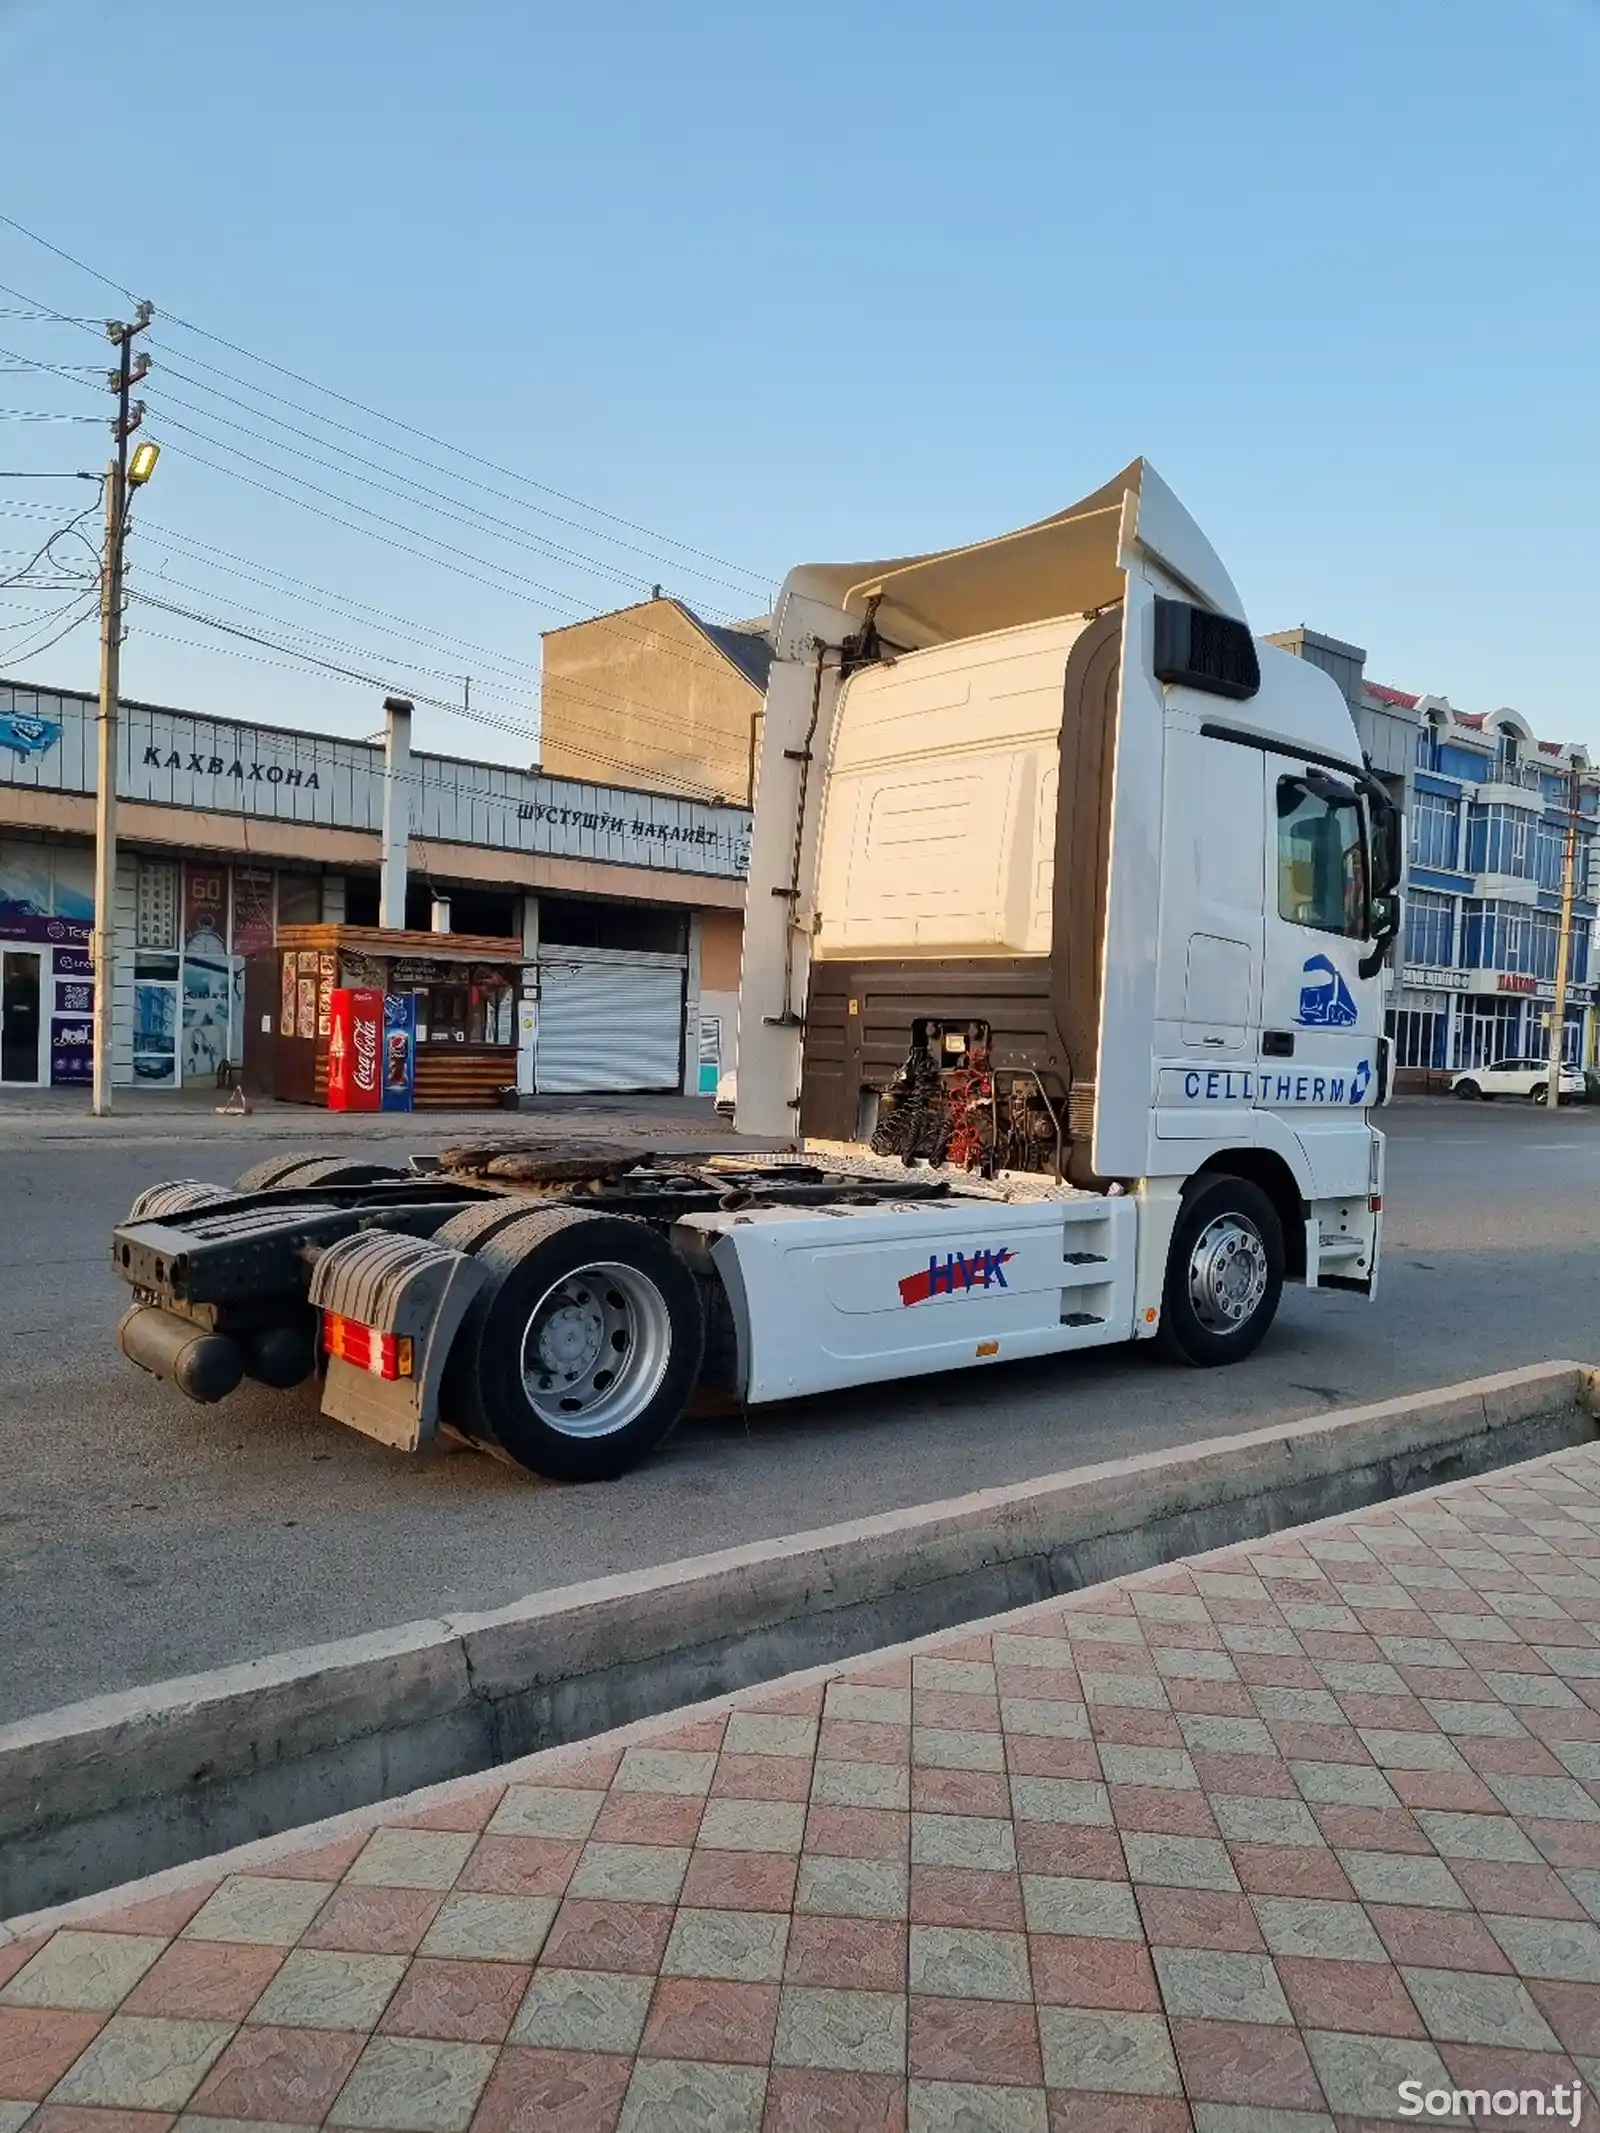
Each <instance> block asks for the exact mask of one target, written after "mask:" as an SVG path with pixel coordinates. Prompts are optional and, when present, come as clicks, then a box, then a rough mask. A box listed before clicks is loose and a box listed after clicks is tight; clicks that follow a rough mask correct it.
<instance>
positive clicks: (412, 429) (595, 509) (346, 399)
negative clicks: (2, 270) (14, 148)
mask: <svg viewBox="0 0 1600 2133" xmlns="http://www.w3.org/2000/svg"><path fill="white" fill-rule="evenodd" d="M0 223H4V224H5V226H6V227H7V228H8V229H13V230H15V231H16V232H17V234H18V235H19V236H21V237H26V238H28V239H29V241H30V242H31V243H33V244H37V245H40V246H42V247H43V248H44V250H45V251H47V252H53V253H54V254H55V256H56V258H57V259H62V260H65V261H66V263H67V264H68V266H72V267H76V268H77V269H78V271H79V272H80V273H81V274H87V275H88V276H89V277H90V279H91V280H93V281H98V282H103V283H104V284H105V286H106V287H107V288H108V289H115V290H116V291H117V293H118V294H119V295H121V296H125V297H126V298H127V299H128V301H129V302H130V303H136V302H137V301H138V298H136V297H135V296H134V294H133V291H132V290H131V289H128V288H126V287H124V285H123V284H122V283H121V282H118V281H113V280H112V279H111V277H110V275H108V274H102V273H101V272H100V271H99V269H98V268H96V267H91V266H89V265H88V264H87V263H86V262H85V261H83V260H81V259H78V258H75V257H74V255H73V254H72V253H71V252H67V251H63V250H62V248H61V246H60V245H58V244H52V243H51V241H50V239H49V238H48V237H41V236H40V235H39V233H38V231H37V230H31V229H29V228H28V226H27V225H26V223H22V222H18V221H17V220H16V219H15V218H14V217H13V216H11V215H0ZM10 293H11V294H13V295H16V294H18V292H16V291H11V292H10ZM21 301H23V302H27V301H28V299H27V298H21ZM61 316H62V319H63V323H66V322H67V321H66V320H65V316H64V314H62V315H61ZM164 316H165V317H166V318H167V319H168V320H169V321H170V323H171V324H173V325H175V326H180V327H182V328H183V330H184V331H185V332H186V333H194V334H198V335H199V336H200V338H201V339H202V340H206V341H210V342H212V343H213V345H214V346H216V347H218V348H226V349H227V350H228V351H229V352H230V354H232V355H237V356H243V358H244V359H245V361H246V362H247V363H254V364H256V365H257V366H258V367H259V368H261V369H263V370H271V371H274V372H276V373H278V374H279V375H281V376H283V377H286V378H292V379H293V380H294V382H295V384H296V385H304V386H305V387H306V388H307V389H308V390H309V391H311V392H315V393H321V394H323V395H324V396H325V397H326V398H328V399H330V400H337V401H338V402H339V403H340V405H341V406H343V407H351V408H354V409H355V410H356V412H357V413H358V414H363V415H366V416H368V417H370V418H371V419H372V420H373V421H375V422H386V423H388V424H389V425H390V426H391V427H392V428H394V429H397V430H401V431H403V432H404V433H405V434H406V435H407V436H410V437H420V438H421V439H422V440H423V442H424V443H426V444H432V445H437V446H438V448H439V449H440V450H441V451H445V452H454V453H457V454H459V455H460V456H461V457H462V458H465V459H469V460H471V461H472V463H473V465H475V466H481V467H486V468H488V469H489V471H490V472H491V473H495V474H501V475H505V476H507V477H508V478H509V479H510V480H512V481H517V482H521V483H522V484H523V485H524V487H526V488H530V489H536V490H538V491H539V493H540V494H541V495H543V496H553V497H555V498H556V500H557V501H558V502H559V503H564V504H571V505H572V506H573V507H574V508H575V509H577V510H579V511H587V512H588V513H589V514H590V516H591V517H594V518H601V519H605V520H606V521H607V522H608V523H609V524H611V525H613V526H622V527H624V528H625V529H626V530H627V531H628V532H629V533H640V534H643V535H644V536H645V537H646V538H647V539H648V540H651V541H654V542H656V543H657V544H658V545H659V546H664V547H667V548H672V549H676V550H677V551H678V552H679V553H680V554H683V555H692V556H698V557H699V559H700V560H701V561H702V562H705V563H715V564H717V565H718V566H719V568H721V569H724V570H735V571H738V572H739V574H740V575H741V576H750V577H752V578H754V580H755V582H756V583H758V584H762V585H766V584H770V582H771V581H770V579H769V578H767V577H766V576H765V575H764V574H763V573H761V572H747V571H745V569H744V567H743V565H741V564H738V563H732V562H729V560H728V559H727V558H726V557H725V556H718V555H713V554H712V553H711V552H710V551H709V550H707V549H704V548H696V547H694V546H693V545H691V544H690V543H689V542H687V541H679V540H675V539H673V537H672V536H671V535H670V534H662V533H656V532H654V531H653V530H652V529H651V528H650V527H648V526H641V525H639V524H638V523H637V522H636V521H635V520H633V519H629V518H623V517H620V516H619V515H618V514H617V513H616V512H613V511H605V510H602V509H601V507H600V506H599V505H598V504H590V503H586V502H585V501H584V500H583V498H582V497H578V496H569V495H568V494H567V493H566V491H565V490H562V489H556V488H552V487H551V486H550V484H549V483H548V482H542V481H535V480H534V479H533V477H532V476H531V475H527V474H519V473H517V472H516V470H515V469H514V468H510V467H503V466H501V465H500V464H499V463H498V462H497V461H495V460H492V459H485V458H484V457H483V456H482V455H481V454H479V453H477V452H467V451H464V450H463V449H462V447H461V446H459V445H453V444H451V443H450V442H449V441H448V439H446V438H443V437H435V436H434V435H433V434H432V433H431V432H430V431H428V430H424V429H419V428H417V427H416V426H415V425H414V424H412V423H409V422H402V421H401V420H400V419H399V417H398V416H396V415H386V414H385V413H384V412H383V411H382V409H381V408H375V407H368V406H367V404H366V403H365V402H364V401H362V400H356V399H353V398H352V397H351V396H350V395H349V394H348V393H341V392H336V391H335V390H334V389H333V387H332V386H328V385H319V384H318V383H317V381H316V380H315V379H314V378H307V377H302V376H301V374H300V373H299V372H298V371H294V370H291V369H290V368H289V367H288V365H287V364H285V363H278V362H273V361H270V360H268V359H267V358H266V357H263V356H258V355H257V354H255V352H254V351H253V350H252V349H249V348H244V347H241V346H240V345H239V343H238V342H237V341H230V340H227V339H225V338H224V336H223V335H222V334H220V333H212V332H210V331H209V329H208V328H206V327H204V326H197V325H196V324H195V323H194V321H193V320H192V319H186V318H180V317H179V316H178V314H177V313H176V312H174V311H169V312H166V313H165V314H164ZM74 323H76V322H74ZM189 360H190V361H191V362H194V363H196V364H197V365H200V367H201V368H210V369H213V370H215V366H214V365H204V364H201V363H200V358H199V357H198V356H192V357H190V358H189ZM216 375H217V376H219V377H225V376H227V375H228V374H227V373H226V372H224V371H216ZM230 382H231V383H233V384H239V383H240V382H241V381H240V380H239V379H237V378H234V379H231V380H230ZM269 397H270V396H269ZM301 412H302V413H304V412H306V410H304V409H302V410H301ZM317 419H322V418H317ZM331 426H332V425H331V424H330V427H331ZM366 441H367V442H368V443H377V444H379V445H380V449H384V447H383V446H382V445H381V440H379V439H376V438H368V439H367V440H366Z"/></svg>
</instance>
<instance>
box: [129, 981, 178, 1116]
mask: <svg viewBox="0 0 1600 2133" xmlns="http://www.w3.org/2000/svg"><path fill="white" fill-rule="evenodd" d="M133 1073H134V1079H135V1080H136V1081H137V1082H139V1083H141V1084H143V1085H144V1086H145V1087H147V1088H153V1089H170V1088H174V1087H175V1086H176V1085H177V1079H178V988H177V986H176V985H166V984H159V983H153V982H151V981H150V980H148V979H147V980H143V981H141V982H136V983H135V985H134V988H133Z"/></svg>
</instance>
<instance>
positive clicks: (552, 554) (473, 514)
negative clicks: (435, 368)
mask: <svg viewBox="0 0 1600 2133" xmlns="http://www.w3.org/2000/svg"><path fill="white" fill-rule="evenodd" d="M146 399H147V400H148V402H149V404H150V406H151V407H152V408H153V409H154V410H155V411H156V412H157V414H158V415H159V416H160V419H161V420H162V422H163V425H164V427H166V428H167V429H172V430H177V431H178V432H179V433H180V434H182V435H184V436H189V437H198V438H199V439H200V441H201V442H202V443H203V444H209V445H211V446H213V447H214V448H215V449H217V450H220V451H224V452H237V453H238V456H239V457H240V458H241V459H242V460H243V461H244V462H245V464H246V465H247V466H253V467H261V468H263V469H264V470H265V471H266V472H267V473H271V474H276V475H278V477H279V478H280V480H284V481H296V480H298V479H299V478H300V477H299V476H297V475H295V474H293V473H291V472H290V471H289V470H288V469H287V468H280V467H274V466H272V465H270V464H269V462H267V461H266V460H261V459H256V458H253V457H252V456H251V454H250V453H248V452H240V451H239V448H238V446H237V445H234V444H230V443H229V441H228V439H227V438H226V437H216V436H211V435H208V434H207V432H206V431H205V430H201V429H196V428H195V427H194V425H193V424H192V423H188V422H183V421H181V420H179V418H178V417H177V416H175V415H172V414H170V413H165V412H163V410H165V409H166V408H169V407H174V406H175V407H182V408H185V409H187V410H188V411H189V412H190V413H193V414H199V415H203V416H204V417H205V418H206V419H207V420H208V421H211V422H216V423H219V424H220V425H221V426H222V427H223V428H225V429H231V430H234V431H236V432H237V433H238V434H239V435H240V436H242V437H249V438H251V439H253V441H254V442H255V443H257V444H263V445H265V446H266V447H267V448H268V450H269V451H274V452H280V453H283V454H284V455H285V456H286V457H288V458H291V459H301V460H304V461H306V463H307V464H308V465H310V466H315V467H321V468H322V469H323V470H324V471H325V472H327V473H330V474H342V473H343V472H344V471H345V470H344V469H343V468H342V467H338V466H335V465H333V464H332V462H331V461H329V460H326V459H319V458H318V457H317V455H316V454H315V453H314V452H305V451H301V450H300V449H299V448H298V447H297V446H295V445H292V444H280V443H279V442H278V440H277V439H276V438H274V437H263V436H262V435H261V433H260V431H258V430H252V429H249V428H247V427H246V426H245V424H243V423H241V422H232V421H230V420H229V418H228V417H227V416H226V415H213V414H212V413H211V412H210V410H209V409H207V408H195V407H193V406H192V405H191V403H190V402H188V401H186V400H182V399H180V398H179V397H178V396H177V395H176V394H174V393H167V392H159V393H158V392H154V391H151V390H149V389H148V388H147V389H146ZM80 419H83V418H80ZM88 419H92V418H88ZM299 434H304V432H301V433H299ZM329 449H330V450H332V451H335V452H338V451H340V447H339V446H338V445H333V446H330V447H329ZM341 456H342V457H344V458H347V459H353V458H355V456H356V455H355V454H354V453H342V455H341ZM357 464H358V465H360V464H365V462H361V461H359V460H358V461H357ZM384 471H386V470H383V469H380V470H379V474H381V473H383V472H384ZM353 478H354V479H355V480H358V481H364V482H366V483H367V485H368V486H369V487H371V488H374V489H377V490H379V491H380V492H381V493H382V494H384V495H388V496H393V497H396V498H397V499H398V500H399V501H400V502H402V503H407V504H411V503H417V502H419V501H423V502H430V503H436V504H443V505H445V506H450V505H452V504H455V503H457V502H459V501H460V499H459V498H456V497H451V496H447V495H446V494H445V493H444V491H443V490H441V489H432V488H429V487H428V486H427V485H426V484H425V483H422V482H415V481H412V480H411V479H410V477H409V476H408V475H400V476H398V477H397V478H398V480H399V481H400V482H402V483H403V484H404V485H405V486H404V487H396V486H394V483H393V482H391V481H388V480H383V479H380V478H379V475H378V474H371V473H368V474H357V475H355V476H354V477H353ZM408 490H415V491H416V492H417V494H416V495H415V496H413V495H409V494H408V493H407V491H408ZM314 493H316V494H318V495H324V496H325V495H328V494H329V493H331V492H329V491H328V490H325V489H316V490H315V491H314ZM353 508H359V507H355V506H353ZM469 514H470V515H469ZM441 515H442V516H443V517H445V518H447V519H451V520H453V521H454V522H455V524H457V525H458V526H468V527H471V528H473V530H475V531H479V530H482V529H483V528H485V527H487V528H491V529H493V531H494V533H495V535H496V536H497V537H498V538H501V539H507V540H511V541H513V542H515V543H516V544H517V545H518V546H519V547H525V548H530V549H532V550H533V551H534V552H535V553H536V554H538V555H543V556H548V557H549V558H550V560H551V561H552V562H560V563H566V564H569V565H570V566H571V567H572V568H573V569H575V570H583V571H588V572H590V573H591V574H592V575H593V576H595V577H601V578H610V579H613V580H615V581H616V582H618V583H620V584H624V585H633V586H638V585H642V584H644V583H645V582H646V581H645V580H644V579H642V578H638V577H635V576H633V575H632V574H631V573H630V572H627V571H624V570H621V569H619V568H617V567H616V566H615V565H613V564H609V563H601V562H598V561H591V560H590V559H589V558H587V557H585V556H583V555H581V554H580V553H579V552H578V551H577V550H575V549H570V548H563V547H561V546H560V545H559V544H558V543H556V542H553V541H546V540H543V539H542V538H541V537H540V536H539V535H538V534H536V533H532V532H529V531H526V530H524V529H523V528H522V527H520V526H516V525H513V524H512V522H511V521H510V520H509V519H503V518H496V517H495V516H494V515H493V514H492V513H490V512H487V511H481V510H475V509H474V508H473V507H472V506H471V505H468V506H467V507H466V510H465V511H456V510H451V509H448V508H447V509H445V510H444V511H443V513H442V514H441Z"/></svg>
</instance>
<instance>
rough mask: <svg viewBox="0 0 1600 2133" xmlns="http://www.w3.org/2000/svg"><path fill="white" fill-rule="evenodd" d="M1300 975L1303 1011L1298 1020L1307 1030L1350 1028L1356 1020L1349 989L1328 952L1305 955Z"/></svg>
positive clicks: (1354, 1007)
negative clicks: (1326, 953) (1301, 977)
mask: <svg viewBox="0 0 1600 2133" xmlns="http://www.w3.org/2000/svg"><path fill="white" fill-rule="evenodd" d="M1301 975H1302V976H1303V977H1304V979H1305V981H1306V982H1305V983H1304V984H1303V985H1302V986H1301V988H1300V1012H1299V1014H1298V1015H1296V1016H1295V1020H1296V1021H1297V1022H1299V1023H1302V1024H1304V1026H1305V1027H1306V1028H1307V1029H1349V1028H1350V1026H1351V1024H1352V1023H1353V1022H1354V1021H1355V1019H1356V1003H1355V1001H1354V1000H1352V999H1351V997H1350V988H1349V986H1348V985H1347V984H1346V983H1345V981H1344V979H1343V978H1342V977H1340V975H1339V973H1338V971H1337V970H1336V969H1335V968H1334V966H1333V964H1332V963H1331V962H1329V960H1328V958H1327V957H1326V956H1325V955H1313V956H1308V957H1307V958H1306V963H1305V968H1304V970H1303V971H1302V973H1301Z"/></svg>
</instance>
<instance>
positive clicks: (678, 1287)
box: [444, 1207, 704, 1481]
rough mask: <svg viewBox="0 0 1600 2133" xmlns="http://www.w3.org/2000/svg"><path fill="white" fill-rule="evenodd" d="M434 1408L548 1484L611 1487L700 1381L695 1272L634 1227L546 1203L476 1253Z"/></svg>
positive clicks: (657, 1439) (660, 1240)
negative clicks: (469, 1295) (470, 1296)
mask: <svg viewBox="0 0 1600 2133" xmlns="http://www.w3.org/2000/svg"><path fill="white" fill-rule="evenodd" d="M475 1256H476V1257H477V1259H478V1262H479V1264H480V1266H482V1267H483V1269H484V1271H485V1273H486V1274H487V1276H488V1279H487V1281H486V1282H485V1283H484V1285H483V1287H482V1288H481V1289H480V1291H479V1293H478V1295H477V1296H476V1297H475V1298H474V1300H473V1303H472V1305H471V1306H470V1308H469V1310H468V1313H467V1317H466V1320H465V1322H464V1323H463V1325H462V1328H461V1331H460V1333H459V1334H458V1335H457V1337H456V1343H455V1347H454V1349H453V1350H452V1353H451V1359H450V1367H449V1374H448V1376H447V1378H446V1382H445V1391H444V1411H445V1414H446V1416H447V1418H448V1419H449V1420H450V1421H451V1422H452V1423H453V1424H454V1425H455V1426H456V1427H457V1428H458V1429H460V1430H461V1431H462V1432H463V1433H464V1434H465V1435H467V1436H470V1437H474V1438H476V1439H478V1440H479V1441H480V1442H482V1443H485V1444H486V1445H488V1446H489V1447H491V1448H493V1449H498V1450H499V1451H501V1452H503V1453H504V1454H505V1455H506V1456H507V1457H508V1458H509V1459H511V1460H513V1461H514V1462H515V1463H516V1464H517V1465H518V1466H523V1467H526V1468H528V1469H529V1470H530V1472H532V1473H535V1474H542V1475H544V1476H546V1477H547V1478H548V1479H549V1480H552V1481H609V1480H611V1479H613V1478H614V1477H615V1476H616V1475H618V1474H622V1473H625V1472H626V1471H627V1469H628V1468H629V1467H631V1466H635V1465H637V1463H638V1462H639V1461H640V1460H641V1459H643V1458H644V1457H645V1456H646V1455H647V1454H648V1453H649V1452H652V1451H654V1449H655V1448H656V1446H657V1445H658V1444H660V1443H661V1442H662V1440H663V1439H664V1438H665V1437H666V1435H667V1433H668V1431H669V1430H670V1429H671V1428H672V1426H673V1424H674V1423H675V1422H676V1421H677V1420H678V1418H679V1416H680V1415H681V1414H682V1413H683V1410H684V1407H685V1406H686V1405H687V1403H688V1399H689V1395H690V1394H691V1392H692V1391H693V1390H694V1387H695V1384H696V1382H697V1380H698V1378H699V1374H700V1358H701V1349H702V1344H703V1340H704V1332H703V1325H702V1315H701V1309H700V1297H699V1291H698V1289H697V1288H696V1285H695V1280H694V1276H693V1275H692V1274H691V1273H690V1272H689V1270H688V1268H687V1267H686V1266H685V1265H684V1263H683V1261H682V1260H681V1259H679V1257H678V1255H677V1254H676V1252H674V1251H673V1249H672V1247H671V1246H670V1245H669V1244H668V1243H667V1241H666V1239H665V1238H664V1237H661V1236H659V1235H657V1233H656V1232H655V1231H654V1230H652V1229H649V1228H647V1227H646V1226H645V1225H644V1224H643V1223H641V1222H633V1221H628V1220H626V1219H624V1218H622V1217H620V1216H616V1215H591V1214H587V1213H585V1212H583V1211H582V1210H581V1209H577V1208H566V1207H553V1208H545V1209H541V1210H539V1211H538V1212H536V1213H534V1214H529V1215H524V1216H523V1217H522V1218H521V1219H520V1220H517V1221H514V1222H512V1223H510V1224H508V1225H507V1226H506V1227H504V1228H502V1229H500V1230H498V1232H497V1233H496V1234H494V1235H493V1236H491V1237H489V1238H488V1239H487V1240H486V1241H485V1242H484V1243H483V1244H482V1245H481V1247H480V1248H479V1250H478V1251H477V1253H476V1255H475Z"/></svg>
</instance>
